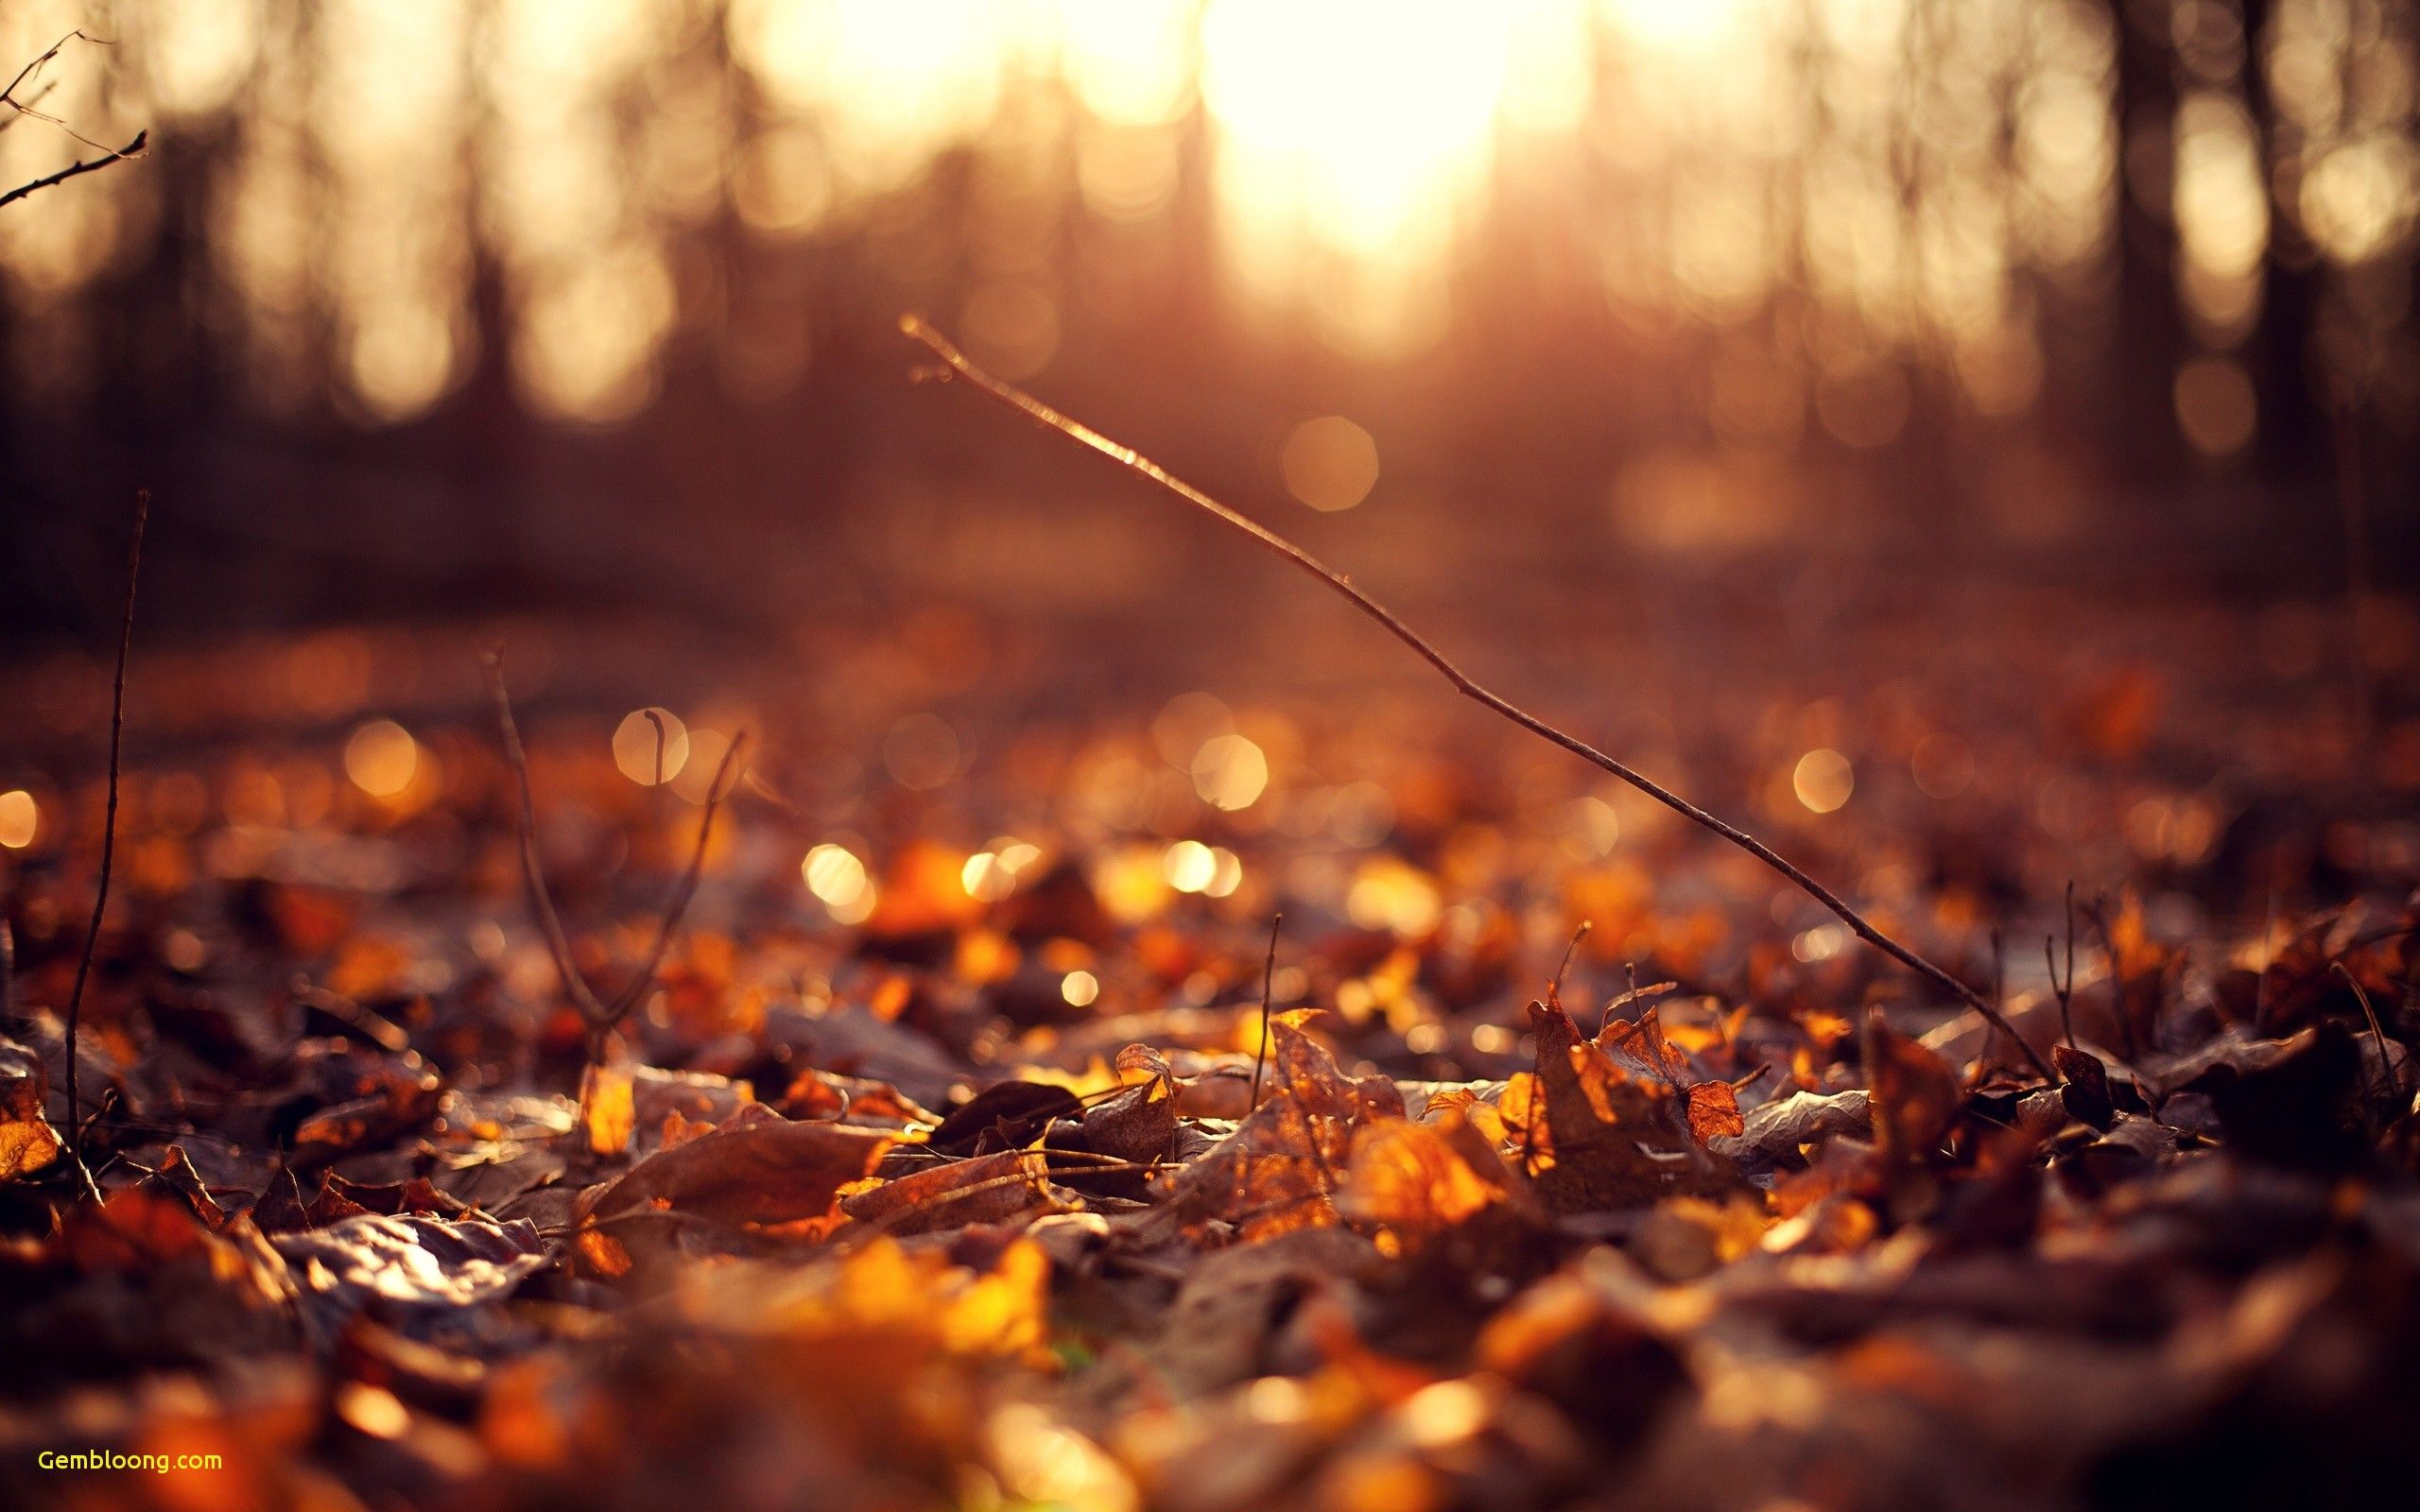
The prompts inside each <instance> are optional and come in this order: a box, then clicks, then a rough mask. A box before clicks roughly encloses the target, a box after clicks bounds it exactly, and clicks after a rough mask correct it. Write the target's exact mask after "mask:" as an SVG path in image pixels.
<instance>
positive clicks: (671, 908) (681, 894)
mask: <svg viewBox="0 0 2420 1512" xmlns="http://www.w3.org/2000/svg"><path fill="white" fill-rule="evenodd" d="M747 747H748V734H747V731H745V730H742V731H741V732H740V733H738V734H736V735H735V736H733V737H732V741H731V744H730V745H729V746H728V747H724V750H723V753H722V761H721V763H720V765H717V766H716V767H715V781H714V785H713V786H712V787H710V788H708V789H707V790H706V812H705V813H704V814H703V815H702V816H700V818H699V820H698V843H697V846H696V848H695V849H693V850H692V851H690V852H689V869H688V870H687V871H685V872H683V874H682V877H681V885H679V886H678V887H676V888H674V889H673V893H672V900H671V902H669V903H667V904H666V906H665V910H664V917H663V919H661V920H660V921H659V922H658V923H657V924H656V927H655V942H654V943H653V944H652V945H650V946H648V953H647V955H646V958H645V959H644V960H643V961H642V962H641V963H640V965H639V972H638V975H636V976H635V977H632V978H631V984H630V986H628V987H626V988H623V989H622V995H621V996H619V997H617V998H615V999H614V1001H613V1002H611V1003H609V1004H607V1005H606V1009H607V1012H608V1013H609V1015H610V1016H611V1022H612V1023H619V1022H622V1020H623V1019H625V1018H627V1017H628V1016H629V1014H630V1011H631V1009H632V1008H634V1007H636V1006H637V1005H638V1002H639V999H641V998H643V997H645V996H647V991H648V988H651V987H653V986H654V985H655V973H656V971H658V970H659V969H661V968H662V967H663V965H664V953H665V951H666V948H667V947H669V946H670V945H671V943H672V936H673V935H674V934H675V933H676V932H678V931H679V929H680V928H681V920H682V919H684V918H686V917H687V916H688V913H689V903H690V901H691V900H692V899H694V898H696V897H697V896H698V879H699V878H700V876H701V875H703V874H704V872H705V869H706V845H707V842H708V841H710V840H712V839H713V838H714V833H715V816H716V815H717V814H719V813H721V812H722V805H723V800H724V799H727V798H729V797H730V796H731V793H732V790H733V789H734V788H735V787H736V786H737V785H738V784H737V783H736V782H734V781H733V780H732V768H733V766H734V765H735V764H736V763H737V762H738V760H739V757H740V752H741V751H743V750H745V749H746V748H747ZM609 1027H610V1025H609Z"/></svg>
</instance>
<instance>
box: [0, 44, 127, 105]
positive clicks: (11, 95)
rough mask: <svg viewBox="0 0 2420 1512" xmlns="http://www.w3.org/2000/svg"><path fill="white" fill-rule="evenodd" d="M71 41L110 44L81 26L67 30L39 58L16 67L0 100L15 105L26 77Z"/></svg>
mask: <svg viewBox="0 0 2420 1512" xmlns="http://www.w3.org/2000/svg"><path fill="white" fill-rule="evenodd" d="M71 42H89V43H93V44H94V45H95V46H97V47H106V46H108V45H110V44H109V43H106V42H103V41H102V40H101V39H100V38H98V37H95V36H93V35H92V34H90V33H89V32H87V31H85V30H84V29H83V28H82V27H80V26H79V27H78V28H77V29H76V30H74V31H71V32H69V33H68V34H67V35H66V36H64V37H61V38H60V39H59V40H58V41H57V42H55V43H51V44H50V47H49V49H48V50H47V51H45V52H44V53H43V55H42V56H41V57H40V58H37V59H35V60H33V61H32V62H30V63H27V64H26V66H25V67H23V68H20V69H18V70H17V77H14V78H12V79H10V80H9V87H8V88H7V89H0V102H5V103H7V104H9V105H15V104H16V103H17V91H18V89H19V88H20V87H21V86H23V85H24V84H25V83H26V80H27V79H30V78H32V77H34V76H35V75H36V74H39V73H41V72H42V71H43V66H44V65H45V64H47V63H48V62H49V61H50V60H52V59H54V58H56V57H58V56H59V54H60V52H61V49H63V48H64V47H66V45H67V44H68V43H71Z"/></svg>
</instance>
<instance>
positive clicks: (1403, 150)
mask: <svg viewBox="0 0 2420 1512" xmlns="http://www.w3.org/2000/svg"><path fill="white" fill-rule="evenodd" d="M1412 9H1414V10H1415V11H1416V12H1417V14H1413V15H1408V14H1406V13H1405V8H1404V7H1401V6H1397V5H1391V4H1387V3H1385V0H1336V3H1333V4H1328V5H1322V6H1315V7H1305V6H1301V5H1295V4H1290V3H1288V0H1218V3H1216V4H1213V5H1212V6H1211V7H1210V8H1209V9H1207V10H1206V11H1204V12H1203V15H1202V20H1201V96H1202V101H1203V103H1204V104H1205V105H1206V106H1207V107H1208V109H1209V112H1210V116H1211V119H1212V121H1213V123H1214V124H1215V126H1216V136H1215V138H1214V151H1215V154H1216V156H1215V162H1214V165H1213V182H1214V187H1215V191H1216V194H1217V198H1218V200H1219V208H1220V211H1221V213H1222V216H1223V221H1222V227H1223V231H1224V236H1225V243H1226V248H1227V250H1228V253H1229V256H1230V258H1231V260H1232V264H1233V270H1234V272H1235V274H1236V278H1237V280H1238V281H1239V283H1241V284H1242V285H1243V286H1244V288H1246V289H1247V290H1248V291H1250V292H1252V293H1253V294H1255V295H1257V296H1259V297H1261V298H1263V299H1266V300H1269V301H1272V302H1288V301H1292V300H1295V299H1299V298H1302V297H1304V296H1307V295H1311V294H1313V293H1314V292H1316V293H1317V294H1318V295H1319V296H1320V301H1319V302H1316V303H1312V304H1311V305H1310V307H1309V310H1308V313H1310V314H1311V315H1312V318H1315V319H1319V320H1321V321H1322V324H1323V326H1324V327H1325V328H1326V329H1325V333H1324V334H1326V335H1330V336H1331V338H1333V339H1337V340H1340V342H1342V343H1343V344H1345V345H1347V346H1353V347H1361V348H1368V349H1386V348H1391V347H1410V346H1418V345H1420V344H1422V343H1423V342H1424V341H1425V340H1426V339H1427V338H1428V337H1431V336H1433V335H1435V321H1434V319H1433V318H1432V317H1433V315H1434V313H1435V312H1434V311H1433V310H1431V309H1426V308H1424V305H1425V303H1426V290H1427V289H1428V286H1429V285H1430V284H1431V283H1433V282H1434V280H1435V279H1436V277H1437V276H1438V275H1439V274H1440V273H1441V272H1442V271H1443V265H1444V263H1445V262H1446V259H1447V255H1448V253H1449V252H1450V251H1451V250H1452V246H1453V241H1454V238H1455V235H1456V233H1457V232H1458V231H1459V230H1460V229H1461V224H1462V222H1463V220H1464V219H1465V218H1466V216H1467V215H1469V213H1470V212H1471V210H1472V209H1473V207H1474V204H1475V202H1476V200H1477V199H1478V196H1479V194H1480V192H1481V189H1482V187H1483V182H1484V172H1485V169H1486V167H1487V165H1488V147H1489V146H1490V143H1491V142H1492V140H1493V134H1494V133H1493V128H1494V126H1495V117H1496V110H1497V106H1498V104H1499V103H1500V101H1501V100H1502V99H1503V97H1504V94H1505V90H1506V86H1507V83H1508V77H1507V72H1506V63H1507V58H1508V42H1509V36H1510V27H1511V25H1512V22H1511V16H1512V11H1511V9H1491V8H1486V7H1476V6H1443V7H1426V6H1425V7H1416V8H1412ZM1322 259H1337V260H1342V261H1343V262H1345V263H1346V264H1347V265H1348V266H1351V267H1352V268H1353V269H1354V271H1355V272H1357V273H1358V274H1359V275H1360V276H1359V277H1357V278H1352V279H1331V280H1329V281H1327V286H1324V287H1319V288H1317V289H1314V288H1313V287H1310V286H1306V284H1308V283H1312V282H1314V281H1315V279H1316V269H1317V265H1318V263H1319V262H1320V260H1322Z"/></svg>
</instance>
